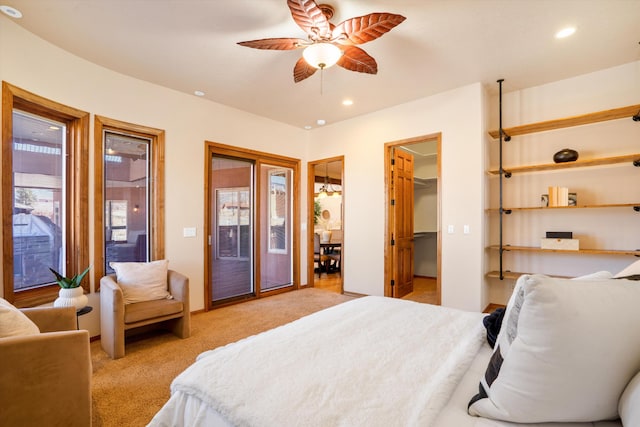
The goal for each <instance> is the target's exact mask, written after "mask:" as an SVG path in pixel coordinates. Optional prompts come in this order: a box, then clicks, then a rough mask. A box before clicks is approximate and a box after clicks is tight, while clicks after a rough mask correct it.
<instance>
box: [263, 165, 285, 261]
mask: <svg viewBox="0 0 640 427" xmlns="http://www.w3.org/2000/svg"><path fill="white" fill-rule="evenodd" d="M287 183H288V181H287V172H286V171H283V170H272V171H269V199H268V202H269V252H271V253H286V252H287V234H288V233H287V223H286V219H287V217H289V216H290V215H289V213H288V212H287V202H288V195H289V191H288V189H287Z"/></svg>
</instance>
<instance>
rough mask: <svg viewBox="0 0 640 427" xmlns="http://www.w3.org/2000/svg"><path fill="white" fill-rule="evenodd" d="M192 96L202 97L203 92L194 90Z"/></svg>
mask: <svg viewBox="0 0 640 427" xmlns="http://www.w3.org/2000/svg"><path fill="white" fill-rule="evenodd" d="M193 94H194V95H195V96H204V92H203V91H201V90H196V91H194V92H193Z"/></svg>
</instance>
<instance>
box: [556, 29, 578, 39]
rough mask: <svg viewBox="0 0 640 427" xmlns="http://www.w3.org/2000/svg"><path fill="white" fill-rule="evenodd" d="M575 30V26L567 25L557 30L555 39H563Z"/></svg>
mask: <svg viewBox="0 0 640 427" xmlns="http://www.w3.org/2000/svg"><path fill="white" fill-rule="evenodd" d="M575 32H576V27H567V28H563V29H562V30H560V31H558V32H557V33H556V38H557V39H564V38H565V37H569V36H571V35H573V33H575Z"/></svg>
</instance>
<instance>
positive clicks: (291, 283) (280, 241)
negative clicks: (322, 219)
mask: <svg viewBox="0 0 640 427" xmlns="http://www.w3.org/2000/svg"><path fill="white" fill-rule="evenodd" d="M206 149H207V158H208V159H209V160H208V162H207V170H206V177H207V190H206V194H207V200H206V203H205V217H206V224H207V230H206V237H207V242H206V247H207V250H206V255H205V258H206V260H207V262H206V265H205V277H207V283H206V286H205V289H206V291H205V292H206V295H205V298H206V300H207V302H208V307H207V308H209V309H210V308H213V307H216V306H220V305H224V304H228V303H231V302H237V301H241V300H245V299H252V298H259V297H261V296H265V295H267V294H273V293H278V292H284V291H287V290H292V289H295V288H297V286H298V282H299V280H300V272H299V270H300V258H299V252H300V251H299V239H300V235H299V231H296V230H298V229H299V227H300V225H299V219H300V211H299V208H298V207H297V205H298V204H299V201H298V200H297V194H299V193H300V191H299V185H300V183H299V179H298V175H299V174H298V171H299V170H300V161H299V160H297V159H292V158H288V157H282V156H276V155H272V154H268V153H261V152H257V151H253V150H243V149H241V148H237V147H231V146H228V145H222V144H216V143H212V142H207V143H206Z"/></svg>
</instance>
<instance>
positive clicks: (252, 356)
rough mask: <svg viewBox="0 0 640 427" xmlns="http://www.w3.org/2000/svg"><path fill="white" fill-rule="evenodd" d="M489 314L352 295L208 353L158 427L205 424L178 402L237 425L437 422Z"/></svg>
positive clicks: (179, 381) (184, 378) (181, 384)
mask: <svg viewBox="0 0 640 427" xmlns="http://www.w3.org/2000/svg"><path fill="white" fill-rule="evenodd" d="M482 316H483V315H482V314H481V313H470V312H464V311H459V310H454V309H448V308H443V307H439V306H433V305H427V304H420V303H415V302H411V301H404V300H396V299H391V298H384V297H364V298H360V299H356V300H353V301H349V302H347V303H343V304H340V305H338V306H335V307H331V308H329V309H326V310H323V311H320V312H318V313H314V314H312V315H309V316H306V317H303V318H302V319H299V320H297V321H295V322H292V323H289V324H286V325H283V326H281V327H278V328H275V329H272V330H270V331H267V332H264V333H262V334H259V335H256V336H252V337H249V338H247V339H244V340H241V341H238V342H236V343H233V344H229V345H227V346H224V347H221V348H218V349H215V350H212V351H209V352H205V353H203V354H201V355H200V356H199V357H198V360H197V361H196V363H194V364H193V365H192V366H190V367H189V368H188V369H186V370H185V371H184V372H183V373H182V374H180V375H179V376H178V377H176V379H175V380H174V381H173V383H172V385H171V392H172V400H173V402H172V401H171V400H170V401H169V403H168V404H167V405H165V407H164V408H163V409H162V410H161V411H160V412H159V413H158V414H157V415H156V417H154V419H153V420H152V422H151V424H150V425H152V426H153V425H177V424H182V425H190V426H194V425H198V419H197V418H198V417H196V419H187V420H178V419H179V418H180V417H181V416H183V415H181V414H188V413H189V410H188V408H176V402H191V403H189V405H193V402H194V400H196V401H199V403H198V405H202V404H204V406H208V407H210V408H212V409H213V410H214V411H215V412H217V413H218V414H220V415H221V416H222V417H223V418H224V419H225V420H226V421H228V422H229V423H230V424H232V425H236V426H281V427H286V426H350V427H351V426H428V425H430V423H431V422H432V421H433V420H434V419H435V417H436V416H437V415H438V413H439V412H440V410H441V409H442V407H443V406H444V405H445V403H446V402H447V400H448V399H449V396H450V395H451V393H452V391H453V389H454V388H455V386H456V384H457V383H458V381H459V380H460V378H461V377H462V375H463V374H464V373H465V371H466V370H467V368H468V367H469V365H470V363H471V361H472V360H473V358H474V357H475V355H476V353H477V352H478V350H479V348H480V346H481V344H482V342H483V340H484V333H483V332H484V328H483V327H482V322H481V319H482ZM200 411H202V410H201V409H200Z"/></svg>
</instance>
